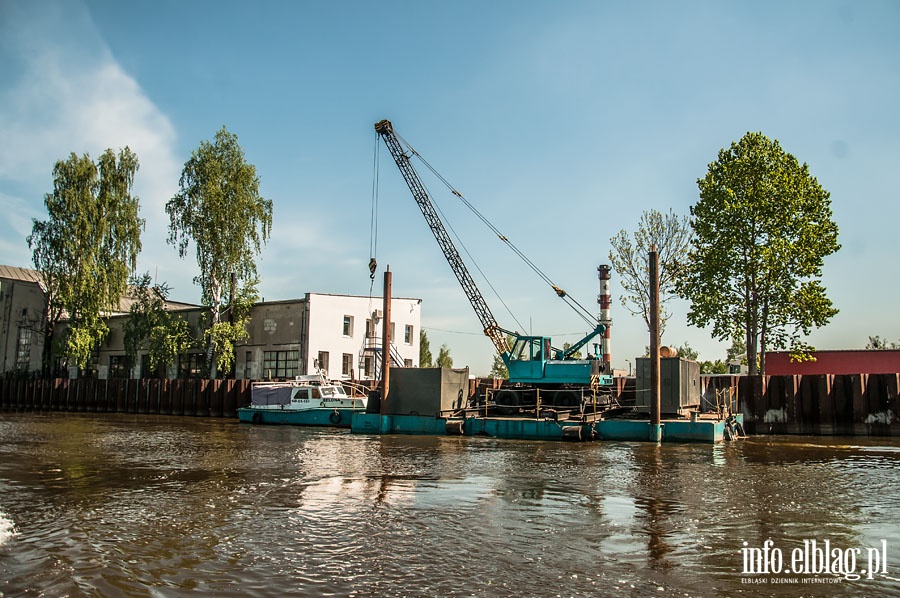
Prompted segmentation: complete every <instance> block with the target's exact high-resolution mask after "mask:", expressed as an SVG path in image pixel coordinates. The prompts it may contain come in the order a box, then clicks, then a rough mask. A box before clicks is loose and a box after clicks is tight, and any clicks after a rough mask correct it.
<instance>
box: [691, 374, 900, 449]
mask: <svg viewBox="0 0 900 598" xmlns="http://www.w3.org/2000/svg"><path fill="white" fill-rule="evenodd" d="M703 382H704V391H703V397H704V401H703V403H704V407H705V409H707V410H709V409H711V408H712V407H713V406H714V405H715V404H716V395H717V394H718V397H719V402H720V404H721V402H722V398H723V397H726V396H728V395H736V397H737V400H738V405H739V407H738V409H739V410H740V411H742V412H743V414H744V428H745V429H746V430H747V432H748V433H751V434H811V435H820V434H821V435H831V434H834V435H862V436H864V435H870V436H894V435H900V374H841V375H833V374H816V375H794V376H709V377H706V376H704V377H703Z"/></svg>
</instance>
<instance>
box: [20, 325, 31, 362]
mask: <svg viewBox="0 0 900 598" xmlns="http://www.w3.org/2000/svg"><path fill="white" fill-rule="evenodd" d="M31 335H32V330H31V328H29V327H27V326H19V338H18V341H17V344H16V369H17V370H27V369H28V368H29V367H31Z"/></svg>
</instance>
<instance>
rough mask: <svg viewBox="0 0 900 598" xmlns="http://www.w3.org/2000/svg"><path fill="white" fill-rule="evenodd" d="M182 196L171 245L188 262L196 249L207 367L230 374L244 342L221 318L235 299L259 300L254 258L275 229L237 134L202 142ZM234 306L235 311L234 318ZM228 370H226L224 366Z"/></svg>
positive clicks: (172, 217) (175, 208) (173, 203)
mask: <svg viewBox="0 0 900 598" xmlns="http://www.w3.org/2000/svg"><path fill="white" fill-rule="evenodd" d="M179 185H180V190H179V192H178V193H177V194H176V195H175V196H174V197H172V199H170V200H169V202H168V203H167V204H166V212H167V213H168V215H169V243H170V244H172V245H174V246H176V247H177V249H178V255H179V256H180V257H182V258H183V257H185V256H186V255H187V252H188V246H189V244H190V243H191V242H193V243H194V245H195V248H196V256H197V265H198V266H199V267H200V274H199V275H198V276H197V277H196V278H194V282H195V283H196V284H198V285H200V288H201V292H202V303H203V305H205V306H207V307H209V310H210V311H209V316H210V317H209V320H208V322H207V325H208V328H207V330H206V340H207V343H206V347H207V366H208V368H209V372H210V375H211V377H213V378H214V377H215V375H216V374H215V373H216V368H217V367H218V368H219V369H224V370H227V369H228V368H229V367H230V364H232V363H233V360H234V355H233V353H232V354H231V355H224V354H223V353H222V352H223V351H226V352H227V351H232V349H233V346H234V343H235V342H237V341H238V340H239V337H240V335H241V334H242V333H241V329H240V323H239V322H238V321H237V320H235V319H234V318H232V319H231V321H228V320H226V319H225V318H224V317H223V316H224V314H225V313H226V311H228V308H229V305H230V302H231V297H236V296H243V297H248V296H251V295H253V294H255V291H254V290H253V289H251V287H252V286H253V285H254V284H255V281H256V278H257V273H256V260H255V257H256V255H257V254H259V252H260V251H261V248H262V245H263V244H264V243H265V242H266V241H267V240H268V237H269V234H270V232H271V229H272V202H271V201H270V200H267V199H264V198H263V197H261V196H260V194H259V177H258V176H257V175H256V167H255V166H253V165H252V164H248V163H247V162H246V160H245V159H244V151H243V149H242V148H241V146H240V145H239V144H238V139H237V136H236V135H235V134H233V133H229V132H228V131H227V130H226V129H225V127H222V129H221V130H220V131H219V132H218V133H216V138H215V141H214V142H213V143H210V142H209V141H203V142H201V143H200V147H199V148H197V150H195V151H194V153H193V154H192V155H191V159H190V160H188V161H187V162H186V163H185V165H184V169H183V170H182V172H181V179H180V182H179ZM236 310H237V307H236V306H235V308H234V309H232V314H234V313H236ZM226 364H228V367H226Z"/></svg>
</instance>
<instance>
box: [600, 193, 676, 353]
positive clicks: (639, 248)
mask: <svg viewBox="0 0 900 598" xmlns="http://www.w3.org/2000/svg"><path fill="white" fill-rule="evenodd" d="M690 236H691V227H690V224H689V223H688V219H687V217H684V216H678V215H676V214H675V213H674V212H672V211H671V210H670V211H669V213H668V214H663V213H662V212H659V211H657V210H650V211H649V212H644V213H643V214H642V215H641V219H640V221H639V222H638V228H637V230H636V231H635V232H634V241H632V240H631V237H629V235H628V233H627V232H626V231H625V230H624V229H623V230H621V231H619V234H617V235H616V236H615V237H613V238H612V239H610V240H609V243H610V245H611V246H612V249H611V250H610V252H609V261H610V262H611V264H612V268H613V271H615V272H616V274H618V276H619V280H620V284H621V285H622V289H623V290H624V291H625V293H624V294H623V295H622V296H621V297H620V300H621V302H622V306H623V307H624V308H625V309H627V310H628V311H629V312H631V313H632V314H634V315H637V316H641V317H642V318H643V319H644V324H645V325H646V326H647V330H648V331H649V330H650V257H649V256H650V248H651V247H652V246H656V250H657V255H658V256H659V257H658V260H659V261H658V263H659V268H658V272H659V298H660V309H659V334H660V336H662V334H663V332H664V331H665V328H666V322H667V321H668V319H669V317H670V314H669V312H668V310H667V309H666V307H665V304H666V303H667V302H668V301H669V300H670V299H671V298H672V297H673V296H674V294H675V281H676V278H677V277H678V275H679V273H680V272H681V271H682V269H683V267H684V263H685V259H686V258H687V254H688V249H689V247H690V245H689V243H690Z"/></svg>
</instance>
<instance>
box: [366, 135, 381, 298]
mask: <svg viewBox="0 0 900 598" xmlns="http://www.w3.org/2000/svg"><path fill="white" fill-rule="evenodd" d="M378 141H379V140H378V136H377V135H376V136H375V157H374V161H373V163H372V216H371V222H370V223H369V281H370V283H369V299H370V301H371V299H372V290H373V289H374V288H375V271H376V270H377V269H378V262H377V260H376V259H375V255H376V253H377V252H378V148H379V147H381V146H380V144H379V143H378Z"/></svg>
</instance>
